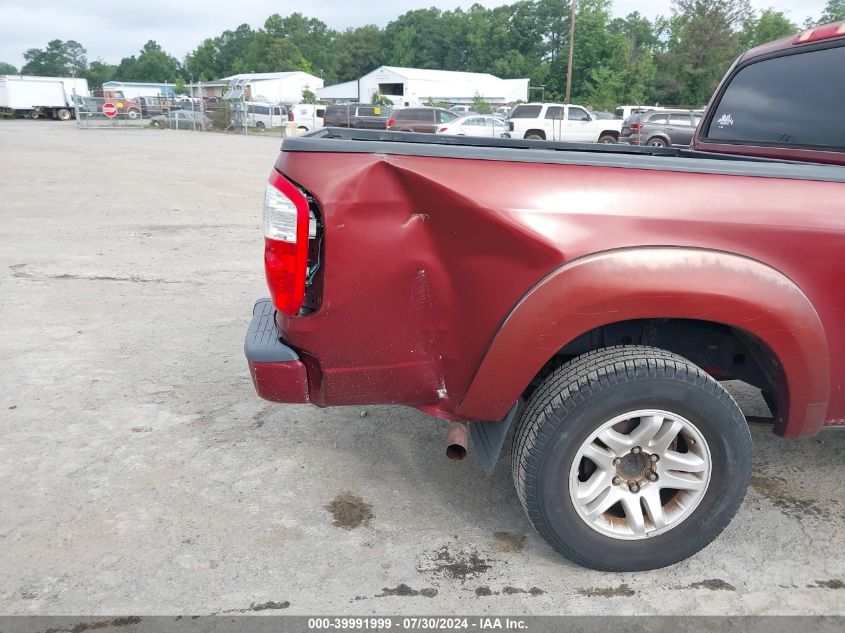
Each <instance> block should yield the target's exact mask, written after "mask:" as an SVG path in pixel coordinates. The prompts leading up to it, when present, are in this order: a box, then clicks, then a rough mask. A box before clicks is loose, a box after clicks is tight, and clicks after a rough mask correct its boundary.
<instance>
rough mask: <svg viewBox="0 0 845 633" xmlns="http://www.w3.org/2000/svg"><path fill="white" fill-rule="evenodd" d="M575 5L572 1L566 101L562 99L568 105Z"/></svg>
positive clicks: (573, 43) (573, 44) (570, 85)
mask: <svg viewBox="0 0 845 633" xmlns="http://www.w3.org/2000/svg"><path fill="white" fill-rule="evenodd" d="M575 5H576V0H572V14H571V15H570V16H569V62H568V63H567V64H566V99H564V103H569V91H570V89H571V88H572V52H573V50H574V49H575Z"/></svg>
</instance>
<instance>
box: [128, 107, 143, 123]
mask: <svg viewBox="0 0 845 633" xmlns="http://www.w3.org/2000/svg"><path fill="white" fill-rule="evenodd" d="M126 118H127V119H129V120H131V121H134V120H135V119H140V118H141V111H140V110H136V109H135V108H130V109H129V110H127V111H126Z"/></svg>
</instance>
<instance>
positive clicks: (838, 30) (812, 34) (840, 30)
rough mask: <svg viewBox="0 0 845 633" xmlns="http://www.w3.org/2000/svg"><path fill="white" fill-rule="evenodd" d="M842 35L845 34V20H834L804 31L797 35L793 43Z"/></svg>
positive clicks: (803, 42) (804, 42)
mask: <svg viewBox="0 0 845 633" xmlns="http://www.w3.org/2000/svg"><path fill="white" fill-rule="evenodd" d="M840 35H845V22H833V23H831V24H824V25H822V26H816V27H814V28H812V29H807V30H806V31H802V32H801V33H799V34H798V35H796V36H795V39H794V40H792V43H793V44H806V43H807V42H817V41H818V40H826V39H830V38H831V37H839V36H840Z"/></svg>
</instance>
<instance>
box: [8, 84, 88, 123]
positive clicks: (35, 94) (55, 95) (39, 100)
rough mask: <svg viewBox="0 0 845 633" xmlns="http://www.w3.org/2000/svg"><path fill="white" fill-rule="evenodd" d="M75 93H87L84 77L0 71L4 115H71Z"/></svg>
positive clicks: (32, 117)
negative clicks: (2, 72)
mask: <svg viewBox="0 0 845 633" xmlns="http://www.w3.org/2000/svg"><path fill="white" fill-rule="evenodd" d="M75 96H76V97H87V96H89V93H88V82H87V81H86V80H85V79H78V78H75V77H34V76H29V75H0V113H2V114H5V115H9V116H25V117H29V118H31V119H37V118H39V117H50V118H53V119H59V120H60V121H67V120H69V119H71V118H73V115H74V108H75V107H76V106H75V104H76V103H77V99H75V98H74V97H75Z"/></svg>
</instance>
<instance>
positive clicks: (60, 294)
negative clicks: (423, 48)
mask: <svg viewBox="0 0 845 633" xmlns="http://www.w3.org/2000/svg"><path fill="white" fill-rule="evenodd" d="M277 146H278V139H270V138H260V137H249V138H244V137H240V136H222V135H217V134H205V135H203V134H200V133H191V132H178V131H173V132H171V131H152V130H138V131H132V130H122V131H113V130H77V129H76V128H75V127H74V125H73V124H72V123H67V124H60V123H53V122H41V121H14V122H0V240H1V241H0V243H2V249H0V293H1V294H2V310H0V366H1V367H2V372H1V373H0V411H2V412H3V415H2V416H0V486H2V489H0V570H2V573H0V613H6V614H10V613H14V614H28V613H42V614H102V613H107V614H113V613H128V612H131V613H142V614H144V613H146V614H156V613H161V614H165V613H201V614H204V613H224V612H233V613H234V612H250V609H253V610H254V609H255V608H256V607H260V606H269V607H271V608H278V609H279V611H273V610H272V609H267V610H264V611H263V612H265V613H267V612H278V613H290V614H292V613H298V614H305V613H314V612H323V613H325V612H332V613H355V614H366V613H441V614H444V613H445V614H456V613H483V612H495V613H505V612H511V613H525V614H529V613H530V614H534V613H536V614H550V613H625V614H631V613H674V614H691V613H702V614H705V613H706V614H724V613H778V614H786V613H841V614H842V613H845V590H843V581H845V562H843V546H842V543H843V540H842V535H843V533H845V517H843V511H845V505H843V503H845V502H843V501H842V490H843V489H845V470H843V468H842V466H843V457H845V433H843V432H839V431H828V432H826V433H824V434H822V435H821V436H819V437H818V438H815V439H811V440H806V441H801V442H787V441H784V440H779V439H777V438H774V437H773V436H771V435H770V434H769V432H768V429H767V428H766V427H765V426H763V425H759V424H758V425H753V429H752V430H753V435H754V441H755V448H754V451H755V463H754V485H753V488H752V489H751V491H750V494H749V496H748V497H747V498H746V501H745V503H744V504H743V506H742V508H741V510H740V512H739V515H738V517H737V518H736V520H735V521H734V522H733V523H732V524H731V526H730V527H729V528H728V529H727V531H726V532H725V533H724V534H723V535H722V537H721V538H719V539H718V540H717V541H716V542H715V543H713V544H712V545H711V546H710V547H708V548H707V549H706V550H705V551H703V552H702V553H701V554H699V555H698V556H695V557H694V558H693V559H691V560H689V561H686V562H684V563H681V564H679V565H676V566H675V567H673V568H670V569H667V570H662V571H656V572H649V573H641V574H603V573H597V572H592V571H588V570H585V569H581V568H579V567H576V566H575V565H573V564H570V563H568V562H566V561H564V560H561V559H559V558H558V557H557V556H556V555H555V554H554V553H553V552H552V551H551V550H550V549H549V548H548V547H547V546H546V545H545V543H544V542H543V541H542V540H541V539H540V538H539V537H537V536H536V535H535V534H534V533H533V532H532V529H531V526H530V525H529V523H528V521H527V519H526V518H525V516H524V515H523V513H522V510H521V508H520V506H519V503H518V501H517V499H516V496H515V494H514V492H513V490H512V486H511V481H510V474H509V472H508V468H507V462H508V460H509V455H505V456H504V460H503V462H502V463H500V466H499V468H498V469H497V471H496V472H495V474H494V476H493V477H491V478H484V477H483V476H482V474H481V472H480V470H479V468H478V467H477V466H476V465H475V464H474V463H473V462H472V461H470V460H467V461H464V462H461V463H453V462H449V461H447V460H446V459H445V458H444V457H443V456H442V453H443V448H444V446H443V441H444V428H445V425H444V424H443V423H440V422H438V421H436V420H434V419H432V418H429V417H427V416H425V415H423V414H421V413H418V412H416V411H413V410H410V409H404V408H398V407H374V408H370V409H368V410H367V411H366V417H362V416H363V415H364V413H363V412H362V410H361V409H360V408H345V409H333V410H319V409H316V408H312V407H308V406H274V405H270V404H269V403H266V402H263V401H261V400H259V399H257V397H256V396H255V395H254V393H253V389H252V386H251V384H250V381H249V376H248V373H247V370H246V365H245V362H244V361H243V359H242V341H243V339H242V336H243V333H244V330H245V327H246V325H247V322H248V319H249V314H250V309H251V306H252V302H253V300H254V299H255V298H256V297H258V296H261V295H264V294H265V288H264V282H263V275H262V264H261V249H262V243H261V229H260V206H261V198H262V190H263V186H264V180H265V177H266V175H267V173H268V171H269V169H270V167H271V164H272V161H273V158H274V156H275V154H276V151H277ZM740 396H741V400H742V404H743V407H744V408H745V409H746V411H747V412H748V413H750V414H753V415H765V414H766V410H765V407H764V405H762V404H761V401H760V399H759V397H757V395H756V394H754V393H751V392H749V391H747V390H746V391H742V392H740ZM327 507H328V508H331V509H332V510H334V513H333V512H331V511H330V510H329V509H327ZM333 522H334V523H335V524H336V525H333ZM356 525H357V527H353V526H356ZM344 526H346V527H344ZM347 528H350V529H347ZM268 603H274V604H269V605H268ZM285 607H286V608H285ZM283 608H284V610H282V609H283Z"/></svg>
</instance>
